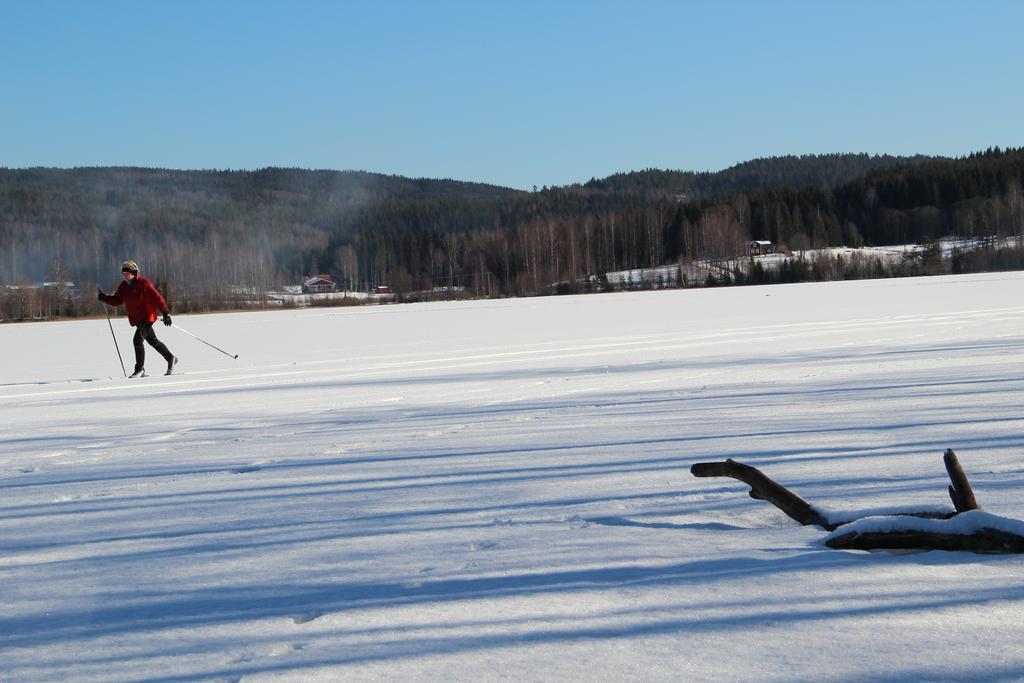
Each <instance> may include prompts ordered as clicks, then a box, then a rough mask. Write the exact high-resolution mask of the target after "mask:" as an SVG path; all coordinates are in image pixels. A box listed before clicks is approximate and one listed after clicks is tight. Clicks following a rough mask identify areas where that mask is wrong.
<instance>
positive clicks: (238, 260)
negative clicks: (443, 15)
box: [0, 148, 1024, 317]
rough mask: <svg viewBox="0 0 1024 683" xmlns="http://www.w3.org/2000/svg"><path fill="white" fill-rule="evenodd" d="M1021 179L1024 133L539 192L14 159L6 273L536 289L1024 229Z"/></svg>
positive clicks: (176, 289)
mask: <svg viewBox="0 0 1024 683" xmlns="http://www.w3.org/2000/svg"><path fill="white" fill-rule="evenodd" d="M856 173H860V174H861V175H859V176H855V177H853V178H851V179H849V180H848V181H847V182H839V181H840V180H841V179H842V178H845V177H846V176H847V175H855V174H856ZM687 178H689V180H687ZM1022 178H1024V150H1022V149H1007V150H1000V149H998V148H996V149H990V150H987V151H985V152H979V153H977V154H972V155H970V156H968V157H964V158H959V159H944V158H935V159H925V158H923V157H913V158H909V159H897V158H895V157H869V156H867V155H832V156H823V157H778V158H775V159H761V160H756V161H752V162H748V163H747V164H741V165H739V166H736V167H733V168H730V169H726V170H725V171H722V172H720V173H718V174H707V175H705V174H689V176H688V175H687V174H679V173H676V172H668V171H646V172H639V173H632V174H623V175H619V176H612V177H611V178H606V179H605V180H603V181H593V182H591V183H587V184H583V185H570V186H566V187H559V188H547V189H545V190H544V191H540V192H523V191H518V190H514V189H509V188H501V187H495V186H491V185H483V184H476V183H465V182H457V181H445V180H415V179H409V178H401V177H396V176H383V175H377V174H372V173H361V172H335V171H305V170H299V169H276V168H270V169H264V170H262V171H166V170H155V169H136V168H84V169H67V170H58V169H25V170H17V169H0V284H25V283H33V282H40V281H42V280H44V279H45V280H50V281H61V280H66V281H74V282H77V283H106V282H107V281H108V280H109V279H110V278H111V277H112V276H113V277H114V278H115V279H116V275H117V273H116V271H117V268H118V265H119V264H120V262H121V261H122V260H123V259H125V258H134V259H135V260H137V261H139V262H140V264H142V266H143V268H144V270H145V272H146V273H147V274H149V275H151V276H153V277H154V278H156V279H158V280H161V281H163V282H165V283H168V285H169V286H170V287H171V288H172V294H173V295H174V296H175V299H176V301H177V302H178V303H179V304H180V305H181V304H184V303H185V302H187V301H202V302H206V301H210V300H218V298H219V297H221V296H222V295H223V293H224V292H228V291H235V292H237V291H245V292H261V291H266V290H268V289H271V288H277V287H280V286H282V285H285V284H295V283H297V282H299V281H300V279H301V276H302V274H303V273H306V272H315V271H319V272H324V273H330V274H332V275H334V276H335V277H336V278H337V279H338V281H339V283H340V284H341V285H342V286H343V287H346V288H349V289H366V288H368V287H371V286H375V285H379V284H388V285H390V286H391V287H392V288H393V289H395V290H397V291H399V292H422V291H429V290H431V289H434V288H439V287H440V288H442V289H443V290H444V291H452V289H454V288H459V289H461V288H466V290H468V291H469V292H471V293H473V294H478V295H508V294H534V293H540V292H545V291H549V288H550V287H551V285H552V284H554V283H574V282H579V281H582V280H585V279H586V278H589V277H590V276H595V275H596V276H600V275H601V274H603V273H606V272H610V271H615V270H621V269H634V268H650V267H654V266H658V265H662V264H666V263H675V262H679V261H687V260H691V259H709V258H710V259H725V258H734V257H735V256H736V255H737V254H742V253H743V251H744V244H745V241H746V240H749V239H759V240H770V241H772V242H774V243H776V244H777V245H788V246H789V247H791V248H793V249H805V248H809V247H810V248H815V247H826V246H838V245H848V246H860V245H885V244H903V243H913V242H923V241H928V240H934V239H936V238H938V237H942V236H946V235H959V236H980V235H993V236H1006V235H1021V233H1022V232H1024V192H1022ZM691 181H692V182H691ZM680 183H683V184H680ZM685 183H689V184H685ZM837 183H838V184H837ZM730 187H731V188H734V191H728V192H727V191H726V189H727V188H730ZM687 188H689V189H687ZM739 188H742V189H739ZM687 192H692V193H694V194H695V195H696V194H699V195H700V196H701V197H702V198H701V199H696V198H693V197H689V198H688V196H687ZM723 192H724V193H725V194H721V193H723ZM0 293H2V291H0ZM0 305H2V304H0ZM196 305H197V306H198V305H200V304H196ZM202 305H206V304H202ZM0 317H3V316H2V315H0Z"/></svg>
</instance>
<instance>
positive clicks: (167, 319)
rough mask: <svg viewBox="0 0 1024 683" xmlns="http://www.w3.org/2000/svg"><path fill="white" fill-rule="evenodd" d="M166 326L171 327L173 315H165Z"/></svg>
mask: <svg viewBox="0 0 1024 683" xmlns="http://www.w3.org/2000/svg"><path fill="white" fill-rule="evenodd" d="M164 325H167V326H168V327H170V326H171V314H170V313H164Z"/></svg>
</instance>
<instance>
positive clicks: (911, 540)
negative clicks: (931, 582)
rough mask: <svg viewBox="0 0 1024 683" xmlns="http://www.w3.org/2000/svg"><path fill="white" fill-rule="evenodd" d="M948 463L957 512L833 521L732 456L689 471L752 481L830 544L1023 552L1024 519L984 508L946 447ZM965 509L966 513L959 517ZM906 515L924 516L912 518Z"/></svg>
mask: <svg viewBox="0 0 1024 683" xmlns="http://www.w3.org/2000/svg"><path fill="white" fill-rule="evenodd" d="M943 461H944V462H945V465H946V471H947V472H948V473H949V478H950V481H951V482H952V485H951V486H950V487H949V495H950V498H951V499H952V500H953V505H954V507H955V508H956V511H955V512H952V513H949V514H943V513H937V512H935V511H922V512H916V511H911V512H899V513H892V514H887V515H885V516H879V517H865V518H862V519H859V520H858V519H855V520H844V521H841V522H830V521H829V520H828V519H827V518H826V517H825V516H824V515H823V514H822V513H821V512H819V511H818V510H816V509H814V507H813V506H811V505H810V504H809V503H808V502H807V501H805V500H804V499H803V498H801V497H800V496H798V495H796V494H795V493H793V492H792V491H790V490H789V489H787V488H786V487H784V486H781V485H780V484H778V483H776V482H775V481H772V480H771V479H769V478H768V477H766V476H765V475H764V474H763V473H761V471H760V470H758V469H757V468H756V467H751V466H750V465H744V464H743V463H740V462H736V461H735V460H732V459H729V460H726V461H724V462H702V463H697V464H695V465H693V466H692V467H691V468H690V473H691V474H693V475H694V476H695V477H730V478H732V479H736V480H738V481H741V482H743V483H744V484H747V485H748V486H750V497H751V498H755V499H757V500H764V501H767V502H769V503H771V504H772V505H774V506H775V507H777V508H779V509H780V510H782V511H783V512H784V513H786V514H787V515H788V516H789V517H790V518H792V519H794V520H795V521H797V522H799V523H800V524H803V525H805V526H810V525H813V526H819V527H821V528H823V529H826V530H828V531H833V532H834V533H833V534H832V535H831V536H829V537H828V538H827V539H826V540H825V545H827V546H828V547H830V548H835V549H843V550H956V551H968V552H975V553H1024V522H1020V521H1017V520H1011V519H1006V518H1002V517H995V516H994V515H988V514H987V513H984V512H981V511H980V509H979V506H978V502H977V500H976V499H975V497H974V490H973V489H972V488H971V484H970V482H969V481H968V480H967V475H966V474H965V473H964V470H963V468H962V467H961V466H960V461H959V460H958V459H957V457H956V453H954V452H953V451H952V450H947V451H946V453H945V455H944V456H943ZM961 513H967V514H963V515H962V517H958V515H960V514H961ZM906 517H917V518H921V519H919V520H918V521H916V522H911V521H909V520H906V519H905V518H906ZM836 529H839V531H836Z"/></svg>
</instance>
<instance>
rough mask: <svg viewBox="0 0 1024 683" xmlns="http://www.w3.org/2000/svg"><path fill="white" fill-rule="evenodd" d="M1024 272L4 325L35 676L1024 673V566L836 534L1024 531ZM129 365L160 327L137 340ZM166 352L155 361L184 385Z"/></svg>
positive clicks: (23, 614)
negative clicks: (773, 496) (962, 488)
mask: <svg viewBox="0 0 1024 683" xmlns="http://www.w3.org/2000/svg"><path fill="white" fill-rule="evenodd" d="M1022 291H1024V274H989V275H977V276H960V277H934V278H924V279H900V280H887V281H856V282H836V283H823V284H805V285H777V286H771V287H748V288H720V289H710V290H670V291H659V292H643V293H631V294H605V295H591V296H582V297H552V298H542V299H523V300H503V301H472V302H461V303H443V304H442V303H436V304H419V305H410V306H380V307H361V308H345V309H317V310H302V311H281V312H273V313H245V314H242V313H239V314H226V315H210V316H181V317H180V318H176V319H175V320H176V323H179V324H180V325H181V326H182V327H183V328H185V329H187V330H189V331H191V332H193V333H194V334H198V335H199V336H201V337H204V338H206V339H207V340H209V341H211V342H212V343H214V344H217V345H218V346H221V347H223V348H226V349H227V350H229V351H231V353H238V354H240V358H239V360H238V361H233V360H231V359H229V358H227V357H225V356H223V355H220V354H218V353H217V352H216V351H213V350H212V349H210V348H208V347H206V346H203V345H201V344H199V343H198V342H196V341H195V340H193V339H191V338H190V337H188V336H186V335H184V334H183V333H181V332H179V331H177V330H174V329H165V328H163V327H159V329H158V333H159V334H160V336H161V337H162V338H163V339H165V340H166V341H167V342H168V344H169V346H170V347H171V348H172V349H173V350H174V351H175V353H177V354H178V355H179V356H181V358H182V361H181V366H180V369H181V371H182V373H183V374H181V375H178V376H173V377H159V376H157V377H151V378H146V379H143V380H133V381H128V380H124V379H121V368H120V366H119V364H118V362H117V357H116V355H115V353H114V348H113V344H112V340H111V335H110V331H109V330H108V328H107V323H106V321H105V320H103V319H99V320H93V321H83V322H69V323H42V324H24V325H4V326H0V349H2V350H3V353H2V354H0V430H2V431H0V494H2V496H0V582H2V586H3V588H4V591H3V592H4V596H3V600H2V601H0V671H2V673H0V679H2V680H5V681H8V680H10V681H22V680H61V681H63V680H75V681H89V680H95V681H111V680H145V681H179V680H180V681H185V680H188V681H191V680H209V679H213V680H239V679H241V680H246V681H248V680H272V679H288V680H303V681H306V680H324V681H327V680H330V681H336V680H377V679H390V680H396V679H397V680H408V679H413V680H416V679H419V680H424V679H430V680H449V679H453V680H467V681H470V680H472V681H481V680H515V681H519V680H569V679H571V680H609V681H611V680H665V681H684V680H685V681H694V680H715V681H724V680H780V681H797V680H835V681H875V680H903V681H919V680H940V679H941V680H948V679H963V680H967V679H970V680H989V681H995V680H1011V679H1013V680H1019V679H1022V678H1024V650H1022V649H1021V648H1020V645H1019V641H1020V635H1021V633H1022V627H1024V582H1022V581H1021V576H1022V572H1024V558H1022V557H1017V556H980V555H970V554H955V553H943V552H932V553H921V554H911V555H894V554H890V553H875V554H868V553H860V552H839V551H832V550H829V549H827V548H825V547H824V546H823V545H822V544H821V541H822V539H823V538H824V537H825V533H824V532H822V531H820V530H818V529H815V528H811V527H800V526H797V525H796V524H795V523H792V522H791V521H790V520H789V519H788V518H786V517H785V516H783V515H782V514H781V513H780V512H779V511H777V510H776V509H775V508H773V507H771V506H770V505H768V504H766V503H764V502H760V501H755V500H752V499H750V498H749V497H747V495H746V487H744V486H743V485H741V484H739V483H738V482H734V481H732V480H723V479H697V478H694V477H692V476H691V475H690V474H689V472H688V468H689V466H690V465H691V464H692V463H694V462H700V461H711V460H721V459H724V458H727V457H732V458H736V459H738V460H741V461H743V462H747V463H749V464H751V465H754V466H756V467H759V468H760V469H762V471H764V472H765V473H766V474H767V475H769V476H771V477H773V478H775V479H776V480H778V481H779V482H781V483H783V484H785V485H787V486H789V487H791V488H792V489H794V490H795V491H796V492H797V493H799V494H801V495H802V496H804V497H805V498H806V499H808V500H809V501H811V502H812V503H815V504H818V505H821V506H825V507H828V508H830V509H833V510H843V509H852V508H869V507H879V506H881V507H884V506H891V505H906V504H914V505H929V506H930V505H943V504H946V503H947V497H946V492H945V490H946V485H947V479H946V474H945V471H944V469H943V465H942V459H941V456H942V453H943V451H944V449H946V448H953V449H955V450H956V451H957V453H958V454H959V455H960V458H961V462H962V463H963V465H964V468H965V469H966V471H967V473H968V475H969V476H970V477H971V481H972V483H973V484H974V488H975V492H976V493H977V495H978V498H979V502H980V503H981V505H982V506H983V507H984V508H985V509H986V510H987V511H988V512H991V513H994V514H997V515H1003V516H1007V517H1015V518H1022V517H1024V459H1022V454H1024V412H1022V408H1021V406H1022V405H1024V378H1022V369H1024V298H1022V296H1021V292H1022ZM115 329H116V330H117V334H118V339H119V341H120V343H121V347H122V352H128V353H130V348H128V347H129V345H130V330H129V329H128V327H127V323H126V322H124V321H123V320H121V321H118V322H117V323H116V325H115ZM158 361H159V358H157V357H156V355H155V354H152V353H151V361H150V369H151V370H156V369H158V368H159V365H160V363H159V362H158Z"/></svg>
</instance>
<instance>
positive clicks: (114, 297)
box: [103, 275, 171, 327]
mask: <svg viewBox="0 0 1024 683" xmlns="http://www.w3.org/2000/svg"><path fill="white" fill-rule="evenodd" d="M103 300H104V301H105V302H107V303H108V304H110V305H111V306H120V305H121V304H124V309H125V311H127V313H128V322H130V323H131V325H132V327H135V326H136V325H139V324H141V323H155V322H156V320H157V318H158V317H159V316H158V315H157V311H159V312H160V313H164V314H167V313H170V312H171V311H170V309H169V308H167V302H166V301H165V300H164V297H163V296H162V295H161V294H160V292H158V291H157V289H156V287H154V286H153V283H152V282H150V281H149V280H147V279H146V278H144V277H142V276H141V275H136V276H135V277H134V278H133V279H132V280H131V284H129V283H128V282H121V284H120V285H118V287H117V291H116V292H114V293H113V294H107V295H106V296H104V298H103Z"/></svg>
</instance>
